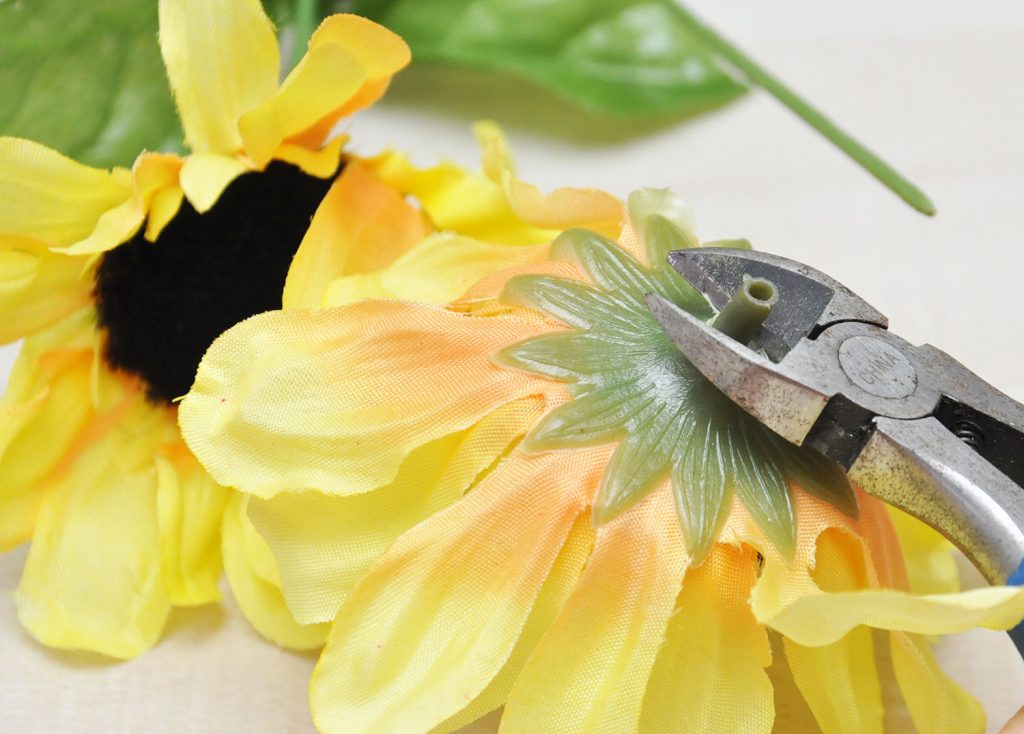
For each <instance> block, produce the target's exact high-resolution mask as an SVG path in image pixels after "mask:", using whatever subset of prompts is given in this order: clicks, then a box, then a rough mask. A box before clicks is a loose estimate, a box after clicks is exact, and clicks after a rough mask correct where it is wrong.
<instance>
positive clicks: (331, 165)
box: [274, 135, 348, 178]
mask: <svg viewBox="0 0 1024 734" xmlns="http://www.w3.org/2000/svg"><path fill="white" fill-rule="evenodd" d="M347 141H348V137H347V136H345V135H339V136H338V137H336V138H334V139H333V140H331V141H330V142H329V143H327V144H326V145H325V146H324V147H322V148H317V149H311V148H307V147H305V146H302V145H295V144H294V143H282V144H281V145H279V146H277V150H275V151H274V159H275V160H279V161H284V162H285V163H291V164H292V165H293V166H298V167H299V168H301V169H302V170H303V171H304V172H305V173H308V174H309V175H310V176H316V177H317V178H328V177H330V176H333V175H334V174H335V172H336V171H337V170H338V167H339V165H340V163H341V149H342V147H343V146H344V145H345V143H346V142H347Z"/></svg>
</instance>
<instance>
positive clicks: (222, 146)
mask: <svg viewBox="0 0 1024 734" xmlns="http://www.w3.org/2000/svg"><path fill="white" fill-rule="evenodd" d="M160 51H161V53H162V54H163V57H164V65H165V66H166V67H167V76H168V77H169V79H170V82H171V89H172V90H173V91H174V98H175V101H176V102H177V104H178V115H179V116H180V117H181V124H182V126H183V127H184V128H185V142H186V143H187V144H188V145H189V147H191V148H192V150H193V151H195V152H196V153H222V154H232V153H236V152H238V151H240V150H241V147H242V138H241V136H240V135H239V132H238V120H239V118H240V117H241V116H242V115H243V114H245V113H246V112H248V111H249V110H251V109H253V108H255V107H257V106H259V105H261V104H263V103H264V102H265V101H266V100H268V99H269V98H270V97H271V96H272V95H273V94H274V92H275V91H276V90H277V78H278V76H277V75H278V72H279V69H280V65H281V61H280V58H279V55H278V49H277V38H276V36H275V35H274V27H273V25H272V24H271V22H270V20H269V19H268V18H267V16H266V14H265V13H264V12H263V5H262V3H260V2H259V0H160Z"/></svg>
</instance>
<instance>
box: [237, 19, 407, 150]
mask: <svg viewBox="0 0 1024 734" xmlns="http://www.w3.org/2000/svg"><path fill="white" fill-rule="evenodd" d="M409 58H410V56H409V47H408V46H406V44H405V42H404V41H403V40H402V39H401V38H399V37H398V36H397V35H395V34H394V33H392V32H391V31H389V30H387V29H386V28H384V27H383V26H381V25H378V24H377V23H374V22H373V21H370V20H367V19H366V18H361V17H359V16H357V15H332V16H330V17H328V18H327V19H325V20H324V21H323V23H321V24H320V27H319V28H317V29H316V31H315V32H314V33H313V35H312V37H311V38H310V39H309V49H308V50H307V51H306V54H305V56H303V57H302V60H301V61H299V63H298V65H297V66H296V67H295V68H294V69H292V71H291V73H290V74H289V75H288V78H287V79H285V80H284V83H283V84H282V85H281V89H280V90H279V91H278V92H277V93H276V94H275V95H274V96H273V97H271V98H270V99H268V100H267V101H266V102H265V103H264V104H262V105H260V106H259V107H256V108H254V109H252V110H251V111H249V112H247V113H246V114H245V115H243V116H242V118H241V120H240V121H239V129H240V131H241V133H242V140H243V142H244V145H245V151H246V153H248V154H249V156H250V157H251V158H252V160H253V162H254V163H255V164H256V166H257V167H260V168H262V167H263V166H264V165H266V164H267V162H269V161H270V159H271V157H272V156H273V155H274V151H275V150H277V148H278V146H279V145H280V144H281V143H283V142H284V141H286V140H289V139H291V138H296V137H299V136H302V134H303V133H304V132H305V131H308V130H310V129H315V130H316V131H317V133H318V134H317V135H316V136H315V137H314V139H307V138H306V137H305V136H303V137H302V141H301V142H302V143H304V144H305V146H306V147H309V148H316V147H319V145H320V142H321V141H322V140H323V135H324V134H326V132H327V131H328V130H329V129H330V127H331V126H332V125H333V123H334V122H336V121H337V120H338V119H339V117H340V116H341V115H342V114H343V113H348V112H352V111H354V109H352V106H351V105H349V104H348V103H349V102H350V101H351V100H353V98H356V97H359V96H360V91H361V90H362V89H363V87H364V86H371V87H374V88H375V89H376V86H375V85H377V84H378V83H379V82H380V81H382V80H387V79H388V78H390V77H391V75H392V74H394V73H395V72H397V71H398V70H399V69H401V68H402V67H403V66H405V65H406V64H408V63H409ZM377 96H379V95H377Z"/></svg>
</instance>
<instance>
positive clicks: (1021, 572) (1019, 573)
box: [1006, 560, 1024, 658]
mask: <svg viewBox="0 0 1024 734" xmlns="http://www.w3.org/2000/svg"><path fill="white" fill-rule="evenodd" d="M1006 585H1007V586H1024V560H1021V562H1020V566H1018V567H1017V570H1016V571H1014V572H1013V573H1012V574H1011V575H1010V578H1008V579H1006ZM1009 634H1010V639H1011V640H1013V644H1014V645H1016V646H1017V652H1019V653H1020V656H1021V657H1022V658H1024V622H1021V623H1020V624H1018V625H1017V626H1016V627H1014V628H1013V629H1012V630H1010V633H1009Z"/></svg>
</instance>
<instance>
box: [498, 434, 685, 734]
mask: <svg viewBox="0 0 1024 734" xmlns="http://www.w3.org/2000/svg"><path fill="white" fill-rule="evenodd" d="M570 453H571V452H570ZM673 513H674V510H673V505H672V497H671V494H670V492H669V491H668V487H667V486H664V487H661V488H660V489H659V490H657V491H655V492H653V493H652V494H651V495H650V496H649V497H648V498H647V499H646V500H644V501H643V502H642V503H641V504H640V505H638V506H636V507H634V508H633V509H631V510H630V511H629V512H627V513H625V514H623V515H622V516H620V517H619V518H617V519H616V520H614V521H612V522H610V523H608V524H606V525H604V526H603V527H601V528H600V530H598V534H597V540H596V542H595V545H594V552H593V555H592V557H591V559H590V562H589V563H588V564H587V568H586V570H585V571H584V572H583V576H582V578H581V579H580V581H579V583H578V584H577V587H576V590H575V591H574V592H573V594H572V596H571V597H570V598H569V601H568V602H567V603H566V606H565V609H563V610H562V613H561V614H560V615H559V616H558V619H557V620H556V621H555V623H554V624H553V625H552V626H551V628H550V629H549V630H548V632H547V634H546V635H545V636H544V638H543V639H542V640H541V641H540V643H539V645H538V646H537V649H536V650H535V651H534V653H533V655H531V656H530V659H529V661H527V663H526V666H525V667H524V668H523V671H522V673H520V675H519V678H518V679H517V680H516V682H515V684H514V685H513V687H512V691H511V693H510V694H509V698H508V702H507V703H506V705H505V715H504V717H503V718H502V722H501V731H502V732H503V734H505V733H508V734H520V733H522V734H527V733H530V734H532V733H533V732H549V731H550V732H562V731H565V732H574V734H590V733H595V734H596V733H597V732H633V731H636V730H637V726H638V723H639V721H640V714H641V706H642V703H643V699H644V691H645V690H646V688H647V683H648V680H649V677H650V673H651V669H652V668H653V666H654V661H655V657H656V655H657V653H658V648H659V647H660V646H661V644H662V641H663V639H664V636H665V630H666V629H667V627H668V624H669V619H670V617H671V615H672V610H673V608H674V606H675V601H676V597H677V595H678V594H679V590H680V586H681V584H682V582H683V574H684V573H685V572H686V567H687V564H688V563H689V558H688V556H687V554H686V550H685V547H686V543H685V541H684V540H683V537H682V531H681V529H680V527H679V522H678V520H676V518H675V517H674V516H673Z"/></svg>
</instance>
